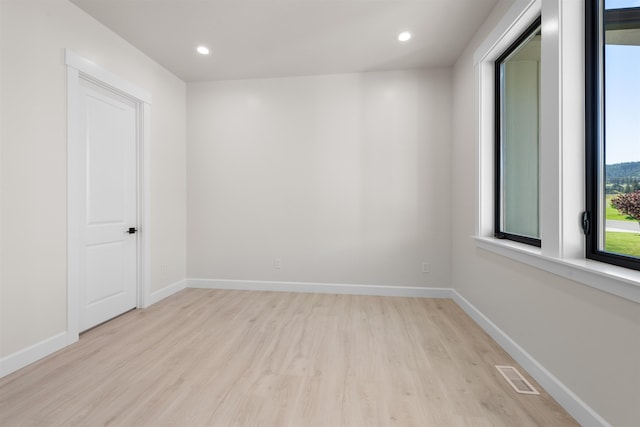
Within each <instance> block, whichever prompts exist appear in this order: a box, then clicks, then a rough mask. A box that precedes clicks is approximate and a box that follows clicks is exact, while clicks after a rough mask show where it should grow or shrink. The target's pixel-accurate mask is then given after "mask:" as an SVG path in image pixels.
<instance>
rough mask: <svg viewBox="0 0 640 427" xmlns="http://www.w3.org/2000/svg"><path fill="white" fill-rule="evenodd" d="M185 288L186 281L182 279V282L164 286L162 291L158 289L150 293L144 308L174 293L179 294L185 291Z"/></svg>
mask: <svg viewBox="0 0 640 427" xmlns="http://www.w3.org/2000/svg"><path fill="white" fill-rule="evenodd" d="M186 287H187V280H186V279H182V280H178V281H177V282H175V283H172V284H170V285H168V286H165V287H164V288H162V289H159V290H157V291H154V292H152V293H151V294H150V295H149V299H148V300H147V301H145V304H144V308H147V307H149V306H151V305H153V304H155V303H157V302H158V301H161V300H163V299H165V298H167V297H169V296H171V295H173V294H175V293H176V292H180V291H181V290H183V289H186Z"/></svg>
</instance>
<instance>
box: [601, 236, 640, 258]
mask: <svg viewBox="0 0 640 427" xmlns="http://www.w3.org/2000/svg"><path fill="white" fill-rule="evenodd" d="M604 243H605V244H604V247H605V251H606V252H613V253H616V254H621V255H629V256H634V257H638V258H640V234H638V233H624V232H618V231H607V232H606V234H605V238H604Z"/></svg>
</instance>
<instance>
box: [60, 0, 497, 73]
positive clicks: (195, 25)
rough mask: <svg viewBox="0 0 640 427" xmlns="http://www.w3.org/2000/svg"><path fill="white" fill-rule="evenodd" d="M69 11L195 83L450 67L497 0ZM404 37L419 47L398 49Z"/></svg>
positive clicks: (347, 0) (126, 2) (176, 1)
mask: <svg viewBox="0 0 640 427" xmlns="http://www.w3.org/2000/svg"><path fill="white" fill-rule="evenodd" d="M71 2H72V3H74V4H76V5H77V6H78V7H80V8H81V9H83V10H84V11H86V12H87V13H88V14H89V15H92V16H93V17H94V18H95V19H97V20H98V21H100V22H102V23H103V24H104V25H106V26H107V27H109V28H110V29H111V30H112V31H114V32H115V33H117V34H119V35H120V36H121V37H122V38H124V39H125V40H127V41H128V42H129V43H131V44H132V45H134V46H135V47H137V48H138V49H139V50H141V51H142V52H144V53H145V54H147V55H148V56H149V57H151V58H153V59H154V60H155V61H156V62H158V63H160V64H161V65H162V66H164V67H165V68H167V69H168V70H170V71H171V72H172V73H174V74H175V75H176V76H178V77H179V78H181V79H182V80H184V81H186V82H195V81H207V80H223V79H245V78H262V77H280V76H296V75H312V74H331V73H350V72H364V71H380V70H391V69H405V68H421V67H441V66H444V67H448V66H451V65H453V63H454V62H455V60H456V58H457V57H458V56H459V55H460V53H461V52H462V50H463V49H464V47H465V46H466V44H467V43H468V42H469V40H470V39H471V37H472V36H473V34H474V33H475V31H476V30H477V29H478V27H479V26H480V24H482V22H483V21H484V20H485V19H486V17H487V16H488V15H489V13H490V12H491V10H492V8H493V7H494V5H495V4H496V3H497V0H413V1H407V0H71ZM404 30H408V31H410V32H411V33H412V34H413V38H412V39H411V40H410V41H408V42H405V43H401V42H399V41H398V40H397V35H398V33H400V32H401V31H404ZM200 44H203V45H206V46H208V47H209V48H210V49H211V51H212V53H211V54H210V55H208V56H202V55H199V54H197V53H196V52H195V48H196V46H198V45H200Z"/></svg>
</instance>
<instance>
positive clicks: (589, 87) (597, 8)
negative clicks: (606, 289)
mask: <svg viewBox="0 0 640 427" xmlns="http://www.w3.org/2000/svg"><path fill="white" fill-rule="evenodd" d="M609 14H611V15H616V16H619V17H620V18H626V20H625V22H626V25H627V26H628V25H629V22H634V23H638V24H640V7H635V8H627V9H613V11H612V12H607V11H606V10H605V9H604V0H587V1H586V2H585V205H586V206H585V235H586V241H585V257H586V258H588V259H593V260H595V261H599V262H603V263H607V264H612V265H616V266H620V267H624V268H629V269H633V270H640V259H639V258H635V257H630V256H625V255H622V254H616V253H612V252H606V251H603V250H600V249H599V240H600V234H601V233H604V230H603V229H602V227H603V224H604V221H606V218H601V213H602V212H601V211H602V209H601V205H600V203H601V202H602V200H600V199H601V196H602V194H601V192H602V187H601V186H602V185H603V183H604V178H605V177H604V176H602V173H601V172H602V168H601V165H600V152H601V149H600V147H601V146H602V145H603V144H604V142H605V141H604V139H605V136H604V129H605V125H606V123H605V121H604V120H605V116H604V101H605V91H606V88H605V83H604V74H605V71H604V60H605V55H604V49H605V43H604V31H606V28H605V26H606V19H605V15H609ZM620 25H622V26H625V24H620Z"/></svg>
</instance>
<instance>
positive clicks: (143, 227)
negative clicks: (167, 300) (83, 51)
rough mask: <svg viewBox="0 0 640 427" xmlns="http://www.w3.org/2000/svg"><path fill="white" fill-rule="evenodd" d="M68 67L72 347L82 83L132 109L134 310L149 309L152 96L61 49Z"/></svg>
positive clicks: (78, 247) (77, 282)
mask: <svg viewBox="0 0 640 427" xmlns="http://www.w3.org/2000/svg"><path fill="white" fill-rule="evenodd" d="M65 62H66V65H67V337H68V338H67V341H68V344H72V343H74V342H76V341H78V339H79V330H80V319H79V310H80V285H81V284H80V277H81V266H80V264H79V258H80V251H81V250H82V243H83V242H82V241H81V230H82V227H83V226H84V224H83V222H82V221H81V215H80V212H81V209H84V189H83V188H81V186H82V183H83V182H84V178H83V176H84V174H85V170H84V165H85V160H84V159H83V156H82V152H83V150H82V147H83V144H84V139H83V138H82V135H81V121H80V118H79V117H80V116H79V114H80V110H79V108H80V106H79V102H78V100H79V89H80V80H81V79H84V80H88V81H90V82H92V83H93V84H96V85H98V86H100V87H102V88H104V89H106V90H109V91H112V92H115V93H117V94H119V95H122V96H125V97H127V98H129V99H130V100H132V101H133V102H134V103H135V105H136V152H137V159H138V162H137V165H136V166H137V177H136V186H137V189H136V190H137V194H138V197H137V216H138V218H137V225H138V230H139V233H140V234H139V237H138V239H139V240H138V247H137V253H136V257H137V266H138V267H137V275H136V279H137V280H136V282H137V285H136V289H137V291H136V305H137V307H138V308H144V307H146V306H147V304H148V302H149V300H150V298H149V296H150V270H151V268H150V257H149V248H150V241H151V240H150V237H151V233H150V231H151V230H150V220H149V218H150V217H149V206H150V204H149V202H150V173H149V163H150V162H149V161H150V153H149V148H150V113H151V111H150V110H151V95H150V94H149V93H148V92H146V91H145V90H143V89H141V88H139V87H137V86H136V85H133V84H132V83H130V82H128V81H126V80H124V79H122V78H121V77H119V76H117V75H115V74H113V73H111V72H110V71H108V70H106V69H104V68H102V67H100V66H98V65H96V64H95V63H93V62H91V61H89V60H87V59H85V58H83V57H81V56H79V55H77V54H76V53H74V52H73V51H71V50H69V49H66V50H65ZM79 187H80V188H79Z"/></svg>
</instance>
